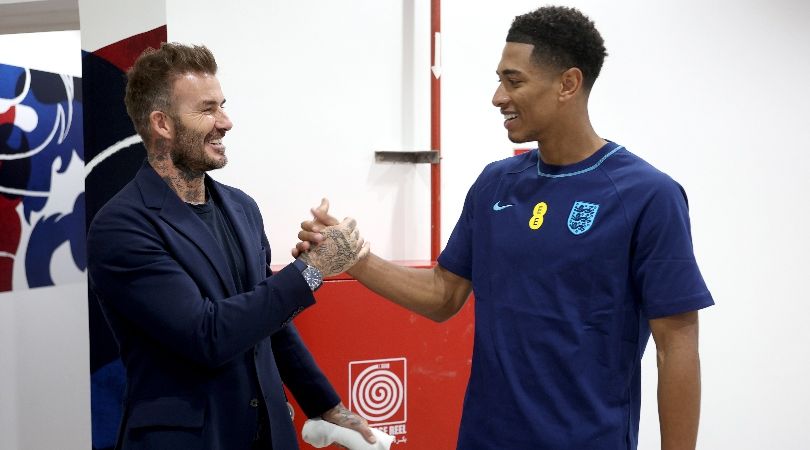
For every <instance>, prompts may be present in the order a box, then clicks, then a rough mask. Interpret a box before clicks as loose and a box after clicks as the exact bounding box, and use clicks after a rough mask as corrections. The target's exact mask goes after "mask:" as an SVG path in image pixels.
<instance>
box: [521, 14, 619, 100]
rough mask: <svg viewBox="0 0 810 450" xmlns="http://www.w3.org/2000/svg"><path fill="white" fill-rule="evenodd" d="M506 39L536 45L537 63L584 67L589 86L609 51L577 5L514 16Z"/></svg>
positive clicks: (591, 84)
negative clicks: (575, 6)
mask: <svg viewBox="0 0 810 450" xmlns="http://www.w3.org/2000/svg"><path fill="white" fill-rule="evenodd" d="M506 42H518V43H521V44H531V45H534V50H532V59H533V60H534V62H535V63H536V64H537V65H540V66H550V67H552V68H556V69H561V70H567V69H570V68H572V67H576V68H578V69H579V70H581V71H582V74H583V83H584V85H585V87H586V88H587V89H588V90H590V89H591V88H592V87H593V83H594V82H595V81H596V78H597V77H598V76H599V71H600V70H601V69H602V63H603V62H604V61H605V56H607V51H606V50H605V41H604V40H603V39H602V36H601V35H600V34H599V31H597V29H596V26H595V25H594V23H593V21H592V20H591V19H589V18H588V16H586V15H585V14H582V12H581V11H579V10H578V9H576V8H568V7H565V6H544V7H542V8H539V9H537V10H535V11H532V12H530V13H526V14H523V15H520V16H517V17H515V20H514V21H512V26H511V27H510V28H509V33H508V34H507V35H506Z"/></svg>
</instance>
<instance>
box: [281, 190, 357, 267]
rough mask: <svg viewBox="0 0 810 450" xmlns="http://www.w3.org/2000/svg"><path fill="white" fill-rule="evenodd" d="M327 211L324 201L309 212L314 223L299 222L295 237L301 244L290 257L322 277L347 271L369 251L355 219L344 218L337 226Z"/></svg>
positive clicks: (326, 203) (327, 205)
mask: <svg viewBox="0 0 810 450" xmlns="http://www.w3.org/2000/svg"><path fill="white" fill-rule="evenodd" d="M328 211H329V201H328V200H327V199H323V200H321V204H320V205H319V206H318V207H317V208H313V209H312V215H313V216H314V220H312V221H305V222H302V223H301V229H302V231H301V232H299V233H298V238H299V239H301V240H302V242H299V243H298V244H297V245H296V248H294V249H293V250H292V255H293V257H300V258H301V259H302V260H304V262H306V263H307V264H309V265H311V266H314V267H315V268H317V269H318V270H320V271H321V273H322V274H323V276H325V277H328V276H331V275H337V274H339V273H342V272H345V271H347V270H348V269H349V268H350V267H352V266H353V265H354V264H355V263H356V262H357V261H359V260H361V259H363V258H365V257H366V256H367V255H368V253H369V250H370V246H369V244H368V243H367V242H365V241H364V240H363V238H362V237H360V230H358V229H357V222H356V221H355V220H354V219H352V218H350V217H347V218H345V219H343V222H340V223H338V221H337V219H335V218H334V217H332V216H330V215H329V214H328Z"/></svg>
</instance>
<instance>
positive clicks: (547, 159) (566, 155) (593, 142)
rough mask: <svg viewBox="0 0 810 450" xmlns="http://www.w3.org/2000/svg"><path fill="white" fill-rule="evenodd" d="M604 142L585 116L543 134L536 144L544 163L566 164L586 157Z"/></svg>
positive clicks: (574, 162)
mask: <svg viewBox="0 0 810 450" xmlns="http://www.w3.org/2000/svg"><path fill="white" fill-rule="evenodd" d="M572 130H574V131H572ZM606 143H607V141H605V140H604V139H602V138H601V137H599V135H598V134H596V131H594V129H593V127H592V126H591V123H590V121H589V120H587V117H586V118H585V120H584V121H581V122H580V123H577V124H576V125H575V126H566V127H560V129H559V131H557V132H552V133H550V134H549V135H548V136H544V137H543V138H542V139H541V140H540V142H538V143H537V144H538V147H539V148H540V158H541V159H542V160H543V162H544V163H546V164H552V165H555V166H567V165H569V164H576V163H578V162H580V161H583V160H585V159H587V158H588V157H589V156H591V155H593V154H594V153H596V151H597V150H599V149H600V148H602V146H603V145H605V144H606Z"/></svg>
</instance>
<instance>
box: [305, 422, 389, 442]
mask: <svg viewBox="0 0 810 450" xmlns="http://www.w3.org/2000/svg"><path fill="white" fill-rule="evenodd" d="M371 432H372V433H374V437H376V438H377V443H376V444H369V443H368V442H366V440H365V438H363V435H362V434H360V433H358V432H356V431H354V430H350V429H348V428H343V427H340V426H337V425H335V424H333V423H331V422H327V421H325V420H323V419H309V420H307V421H306V422H305V423H304V428H303V429H302V430H301V437H303V438H304V442H306V443H307V444H309V445H311V446H313V447H315V448H324V447H326V446H329V445H332V444H340V445H342V446H344V447H346V448H348V449H349V450H390V448H391V443H392V442H393V441H394V436H391V435H390V434H386V433H383V432H382V431H380V430H378V429H376V428H372V429H371Z"/></svg>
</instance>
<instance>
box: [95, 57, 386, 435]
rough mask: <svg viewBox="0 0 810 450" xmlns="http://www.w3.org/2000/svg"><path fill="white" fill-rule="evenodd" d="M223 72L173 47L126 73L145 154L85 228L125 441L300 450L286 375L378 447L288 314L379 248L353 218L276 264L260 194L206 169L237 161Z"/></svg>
mask: <svg viewBox="0 0 810 450" xmlns="http://www.w3.org/2000/svg"><path fill="white" fill-rule="evenodd" d="M216 72H217V65H216V61H215V60H214V56H213V55H212V54H211V52H210V51H209V50H208V49H207V48H205V47H198V46H185V45H181V44H164V45H162V46H161V48H160V49H159V50H147V51H146V52H144V54H143V55H141V56H140V57H139V59H138V60H137V61H136V62H135V65H134V67H133V68H132V69H131V70H130V72H129V73H128V83H127V90H126V99H125V101H126V106H127V112H128V113H129V115H130V117H131V118H132V121H133V124H134V125H135V128H136V129H137V131H138V133H139V134H140V135H141V137H142V138H143V141H144V145H145V147H146V149H147V161H146V162H144V165H143V167H142V168H141V169H140V171H139V172H138V173H137V175H136V176H135V178H134V179H133V180H132V181H131V182H130V183H129V184H127V185H126V186H125V187H124V188H123V189H122V190H121V191H120V192H119V193H118V194H117V195H116V196H115V197H113V198H112V199H111V200H110V201H109V202H108V203H107V204H106V205H105V206H104V208H102V209H101V211H100V212H99V213H98V214H97V215H96V217H95V220H94V221H93V223H92V225H91V227H90V231H89V235H88V251H89V273H90V285H91V288H92V289H93V290H94V291H95V292H96V294H97V295H98V298H99V301H100V303H101V307H102V310H103V311H104V314H105V316H106V318H107V321H108V322H109V323H110V326H111V328H112V330H113V333H114V335H115V338H116V340H117V342H118V345H119V348H120V351H121V357H122V360H123V363H124V365H125V367H126V377H127V387H126V393H125V400H124V408H123V409H124V414H123V420H122V423H121V427H120V430H119V433H118V442H117V445H116V448H121V449H152V450H154V449H228V450H230V449H273V450H285V449H295V448H297V440H296V432H295V430H294V428H293V423H292V420H291V417H290V410H289V408H288V404H287V399H286V397H285V393H284V390H283V388H282V385H286V386H287V387H288V388H289V390H290V391H291V392H292V393H293V395H294V396H295V398H296V400H297V401H298V403H299V404H300V405H301V407H302V409H303V410H304V412H305V413H306V414H307V415H308V416H310V417H314V416H322V417H323V418H324V419H325V420H328V421H330V422H333V423H336V424H338V425H341V426H344V427H347V428H352V429H354V430H356V431H358V432H360V433H362V434H363V435H364V436H365V438H366V440H368V441H369V442H374V438H373V435H372V433H371V430H370V429H369V428H368V425H367V424H366V422H365V421H364V420H363V419H362V418H360V417H359V416H357V415H355V414H354V413H352V412H350V411H348V410H347V409H346V408H345V407H344V406H343V404H342V403H341V402H340V398H339V397H338V395H337V394H336V392H335V391H334V389H333V388H332V387H331V386H330V384H329V382H328V381H327V379H326V377H325V376H324V375H323V373H322V372H321V371H320V370H319V369H318V367H317V366H316V364H315V362H314V360H313V359H312V356H311V355H310V353H309V352H308V351H307V349H306V347H305V346H304V344H303V342H302V341H301V339H300V337H299V336H298V333H297V332H296V330H295V327H294V326H293V325H292V324H291V323H290V321H291V320H292V318H293V317H295V315H296V314H298V313H300V312H301V311H302V310H304V308H306V307H308V306H310V305H312V304H314V303H315V300H314V298H313V295H312V292H313V291H314V290H315V289H317V288H318V287H319V286H320V283H321V281H322V278H323V276H329V275H333V274H336V273H339V272H342V271H345V270H346V269H348V268H349V267H351V266H352V265H353V264H354V263H355V262H356V261H357V260H358V259H360V258H362V257H364V256H365V255H366V254H367V253H368V246H367V245H364V243H363V240H362V239H361V238H360V237H359V234H358V231H357V230H356V228H355V223H354V221H353V220H351V219H347V220H345V221H344V222H342V223H341V224H339V225H337V226H335V227H332V228H331V229H330V231H329V232H328V233H327V234H328V237H327V239H326V244H327V245H320V246H318V247H317V248H316V249H313V251H311V252H309V253H307V254H305V255H303V256H302V257H301V258H299V259H298V260H296V261H295V262H294V263H292V264H290V265H288V266H287V267H285V268H284V269H283V270H281V271H279V272H278V273H276V274H275V275H273V274H272V273H271V271H270V269H269V265H268V263H269V261H270V248H269V244H268V241H267V237H266V236H265V233H264V225H263V222H262V216H261V214H260V212H259V208H258V207H257V205H256V202H255V201H254V200H253V199H252V198H250V197H249V196H247V195H246V194H245V193H243V192H242V191H240V190H238V189H235V188H232V187H229V186H225V185H223V184H220V183H217V182H216V181H214V180H213V179H211V178H210V177H209V176H207V175H206V172H208V171H209V170H213V169H218V168H221V167H223V166H224V165H225V164H226V162H227V158H226V156H225V146H224V145H223V143H222V139H223V137H224V136H225V134H226V132H227V131H228V130H230V129H231V127H232V123H231V121H230V119H229V118H228V116H227V115H226V114H225V112H224V110H223V104H224V103H225V98H224V96H223V94H222V90H221V88H220V85H219V82H218V81H217V78H216ZM270 275H272V276H270Z"/></svg>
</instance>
